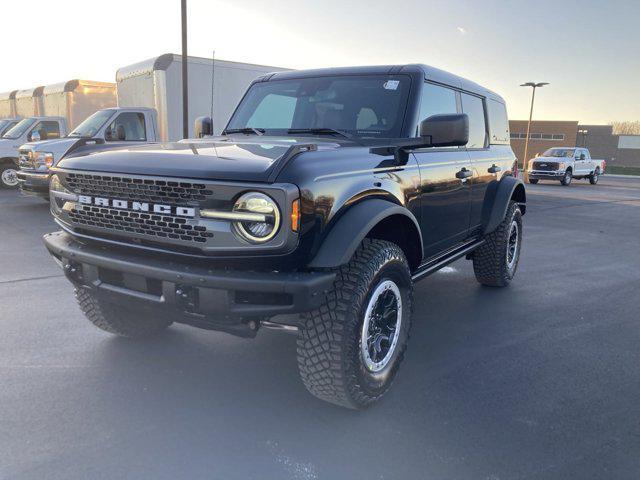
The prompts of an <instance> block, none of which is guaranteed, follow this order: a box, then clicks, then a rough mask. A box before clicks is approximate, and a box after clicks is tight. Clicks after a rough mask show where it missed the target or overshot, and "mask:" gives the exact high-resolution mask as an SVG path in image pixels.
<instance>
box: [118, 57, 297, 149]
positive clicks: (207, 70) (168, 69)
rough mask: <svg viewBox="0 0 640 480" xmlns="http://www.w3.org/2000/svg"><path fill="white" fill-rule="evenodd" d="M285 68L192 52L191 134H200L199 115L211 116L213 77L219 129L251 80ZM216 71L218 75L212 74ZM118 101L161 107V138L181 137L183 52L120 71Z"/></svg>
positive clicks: (170, 139)
mask: <svg viewBox="0 0 640 480" xmlns="http://www.w3.org/2000/svg"><path fill="white" fill-rule="evenodd" d="M283 70H286V69H284V68H279V67H270V66H265V65H253V64H249V63H240V62H231V61H227V60H215V65H213V66H212V60H211V59H210V58H200V57H188V78H189V82H188V86H189V137H190V138H192V137H193V136H194V135H195V132H194V121H195V119H196V118H197V117H201V116H209V115H211V110H212V108H211V103H212V101H211V95H212V78H213V120H214V124H213V127H214V130H213V133H214V134H219V133H220V132H221V131H222V130H223V129H224V127H225V126H226V123H227V121H228V120H229V118H230V117H231V114H232V113H233V111H234V109H235V107H236V105H237V104H238V102H239V101H240V99H241V98H242V96H243V95H244V92H245V91H246V90H247V87H248V86H249V84H250V83H251V82H252V81H253V80H255V79H256V78H258V77H260V76H262V75H266V74H268V73H272V72H279V71H283ZM212 74H213V75H212ZM116 84H117V90H118V106H120V107H150V108H155V109H156V110H157V112H158V129H159V132H158V133H159V137H160V140H161V141H171V142H173V141H177V140H181V139H182V138H183V135H182V56H181V55H174V54H171V53H169V54H165V55H160V56H159V57H154V58H150V59H148V60H144V61H142V62H139V63H135V64H133V65H128V66H126V67H122V68H120V69H118V71H117V72H116Z"/></svg>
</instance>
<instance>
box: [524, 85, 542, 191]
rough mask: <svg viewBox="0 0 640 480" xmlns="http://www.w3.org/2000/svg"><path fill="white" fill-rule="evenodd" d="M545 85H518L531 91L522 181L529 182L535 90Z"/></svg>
mask: <svg viewBox="0 0 640 480" xmlns="http://www.w3.org/2000/svg"><path fill="white" fill-rule="evenodd" d="M545 85H549V83H547V82H542V83H535V82H527V83H523V84H522V85H520V86H521V87H532V88H533V91H532V93H531V110H530V111H529V123H527V138H525V140H524V159H523V160H522V168H523V170H524V181H525V182H529V173H528V171H529V137H530V136H531V120H532V118H533V102H534V101H535V99H536V88H541V87H544V86H545Z"/></svg>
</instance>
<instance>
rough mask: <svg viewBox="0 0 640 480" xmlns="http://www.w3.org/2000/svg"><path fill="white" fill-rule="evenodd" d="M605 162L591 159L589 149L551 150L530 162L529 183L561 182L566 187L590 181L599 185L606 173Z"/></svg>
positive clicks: (562, 148) (563, 148)
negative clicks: (599, 180) (579, 180)
mask: <svg viewBox="0 0 640 480" xmlns="http://www.w3.org/2000/svg"><path fill="white" fill-rule="evenodd" d="M604 169H605V161H604V160H594V159H592V158H591V154H590V153H589V149H587V148H581V147H572V148H567V147H557V148H550V149H549V150H547V151H546V152H544V153H543V154H542V155H540V156H538V157H536V158H534V159H532V160H531V161H530V162H529V170H528V171H527V173H528V176H529V183H532V184H534V185H535V184H536V183H538V181H540V180H559V181H560V183H561V184H562V185H564V186H568V185H570V184H571V181H572V180H573V179H574V178H575V179H588V180H589V182H590V183H591V185H595V184H596V183H598V178H599V177H600V175H602V174H603V173H604Z"/></svg>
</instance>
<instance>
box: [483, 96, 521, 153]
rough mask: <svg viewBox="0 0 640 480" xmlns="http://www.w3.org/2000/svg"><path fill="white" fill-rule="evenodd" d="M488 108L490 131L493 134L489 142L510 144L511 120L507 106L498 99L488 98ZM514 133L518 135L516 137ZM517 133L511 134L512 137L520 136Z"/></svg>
mask: <svg viewBox="0 0 640 480" xmlns="http://www.w3.org/2000/svg"><path fill="white" fill-rule="evenodd" d="M487 109H488V113H489V132H491V136H490V139H489V143H491V144H499V145H508V144H509V120H508V117H507V107H506V106H505V104H504V103H500V102H497V101H496V100H493V99H489V100H487ZM514 135H516V136H515V137H514ZM517 135H518V134H517V133H516V134H513V133H512V134H511V138H518V137H517Z"/></svg>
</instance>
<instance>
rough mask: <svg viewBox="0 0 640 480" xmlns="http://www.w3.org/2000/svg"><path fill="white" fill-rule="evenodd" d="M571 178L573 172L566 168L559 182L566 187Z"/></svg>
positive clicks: (569, 183)
mask: <svg viewBox="0 0 640 480" xmlns="http://www.w3.org/2000/svg"><path fill="white" fill-rule="evenodd" d="M571 180H573V173H571V170H567V171H566V172H564V177H562V180H560V183H561V184H562V185H564V186H565V187H568V186H569V185H571Z"/></svg>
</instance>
